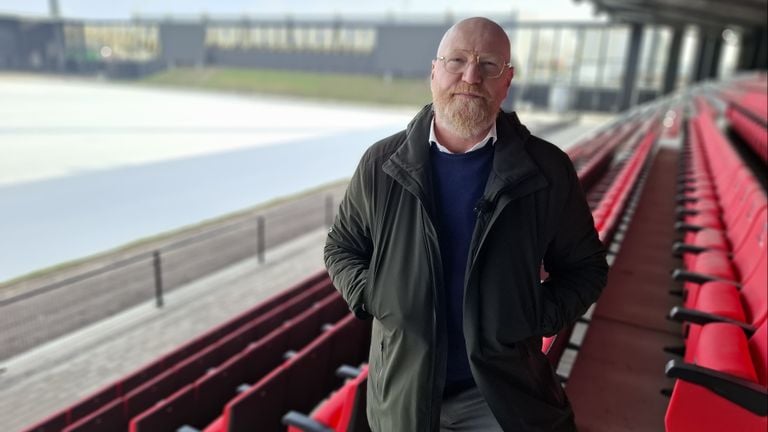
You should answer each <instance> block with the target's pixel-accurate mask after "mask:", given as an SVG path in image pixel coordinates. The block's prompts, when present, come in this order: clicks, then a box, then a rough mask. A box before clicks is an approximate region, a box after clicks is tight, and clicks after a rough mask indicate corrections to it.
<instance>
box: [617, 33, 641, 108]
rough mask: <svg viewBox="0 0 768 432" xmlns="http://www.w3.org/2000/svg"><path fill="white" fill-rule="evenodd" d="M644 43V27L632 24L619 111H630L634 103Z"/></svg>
mask: <svg viewBox="0 0 768 432" xmlns="http://www.w3.org/2000/svg"><path fill="white" fill-rule="evenodd" d="M642 41H643V25H642V24H640V23H632V24H630V36H629V42H628V44H627V56H626V58H625V60H624V61H625V63H624V80H623V82H622V84H621V90H620V94H619V111H626V110H628V109H629V108H630V107H631V106H632V105H634V104H633V102H634V98H633V96H634V94H635V92H636V91H637V69H638V65H639V62H640V48H641V45H642Z"/></svg>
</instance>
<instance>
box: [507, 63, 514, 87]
mask: <svg viewBox="0 0 768 432" xmlns="http://www.w3.org/2000/svg"><path fill="white" fill-rule="evenodd" d="M514 77H515V68H514V66H513V67H511V68H509V74H508V75H507V88H509V85H510V84H511V83H512V78H514Z"/></svg>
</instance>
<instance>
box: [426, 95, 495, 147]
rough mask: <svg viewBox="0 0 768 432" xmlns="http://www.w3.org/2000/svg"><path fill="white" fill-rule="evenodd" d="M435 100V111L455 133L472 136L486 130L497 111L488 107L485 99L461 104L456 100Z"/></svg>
mask: <svg viewBox="0 0 768 432" xmlns="http://www.w3.org/2000/svg"><path fill="white" fill-rule="evenodd" d="M443 102H444V101H435V103H434V104H433V106H434V108H435V112H436V113H437V115H438V117H439V118H440V120H442V121H443V123H444V124H445V126H447V127H448V128H449V129H451V131H452V132H453V133H455V134H456V135H458V136H460V137H462V138H471V137H473V136H477V135H479V134H481V133H483V132H485V131H486V130H487V129H488V128H489V127H490V126H491V124H493V120H494V117H495V116H494V115H495V114H496V113H494V112H492V111H491V110H490V109H488V106H487V105H486V104H485V102H484V101H482V100H478V101H471V102H469V103H466V104H461V103H459V102H458V101H456V100H448V101H445V102H446V103H443Z"/></svg>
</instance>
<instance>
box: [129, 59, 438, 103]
mask: <svg viewBox="0 0 768 432" xmlns="http://www.w3.org/2000/svg"><path fill="white" fill-rule="evenodd" d="M143 82H144V83H148V84H153V85H164V86H177V87H192V88H200V89H206V90H217V91H228V92H238V93H262V94H275V95H288V96H297V97H305V98H310V99H320V100H337V101H348V102H361V103H371V104H382V105H412V106H421V105H424V104H426V103H428V102H429V101H430V100H431V95H430V92H429V82H428V80H427V78H426V77H425V78H424V79H391V80H385V79H384V78H382V77H375V76H368V75H340V74H324V73H309V72H297V71H287V70H267V69H220V68H208V69H198V68H179V69H173V70H167V71H164V72H160V73H158V74H155V75H152V76H150V77H147V78H145V79H144V80H143Z"/></svg>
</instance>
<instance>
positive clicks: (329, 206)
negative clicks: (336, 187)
mask: <svg viewBox="0 0 768 432" xmlns="http://www.w3.org/2000/svg"><path fill="white" fill-rule="evenodd" d="M331 225H333V195H327V196H326V197H325V226H326V227H330V226H331Z"/></svg>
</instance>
